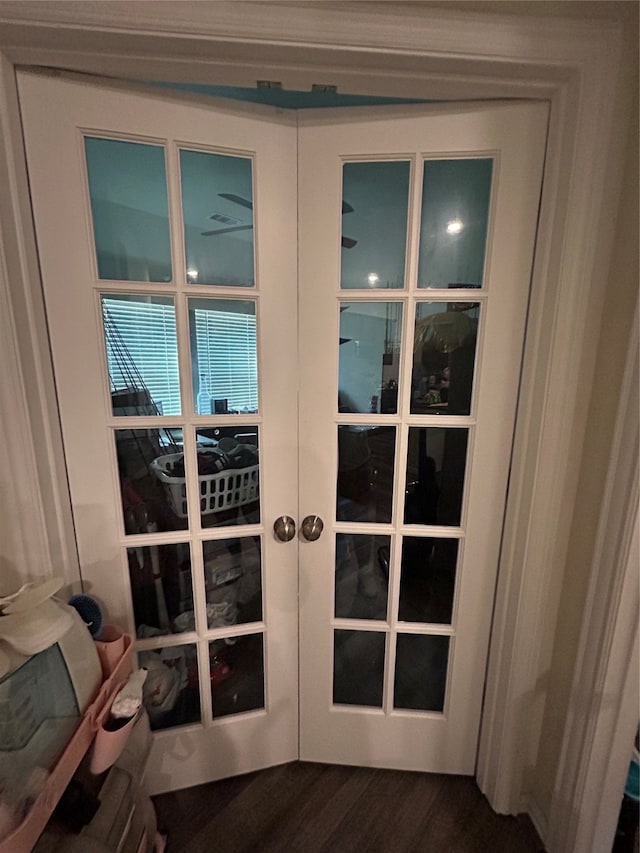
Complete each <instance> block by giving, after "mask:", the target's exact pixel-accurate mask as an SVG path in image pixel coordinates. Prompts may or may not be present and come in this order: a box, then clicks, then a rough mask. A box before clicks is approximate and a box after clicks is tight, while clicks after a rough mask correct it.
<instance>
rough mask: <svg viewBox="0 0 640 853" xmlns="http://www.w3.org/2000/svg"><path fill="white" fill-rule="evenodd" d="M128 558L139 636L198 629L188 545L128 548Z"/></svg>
mask: <svg viewBox="0 0 640 853" xmlns="http://www.w3.org/2000/svg"><path fill="white" fill-rule="evenodd" d="M128 512H129V514H128V517H130V518H133V517H135V512H136V511H135V510H134V509H133V508H130V511H128ZM127 561H128V564H129V582H130V584H131V598H132V601H133V615H134V617H135V621H136V636H137V637H138V638H143V637H155V636H158V635H160V634H174V633H182V632H183V631H193V630H195V624H194V619H193V589H192V584H191V555H190V553H189V545H187V544H186V543H179V544H176V545H151V546H149V547H144V548H127Z"/></svg>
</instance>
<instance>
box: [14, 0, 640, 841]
mask: <svg viewBox="0 0 640 853" xmlns="http://www.w3.org/2000/svg"><path fill="white" fill-rule="evenodd" d="M214 5H215V16H213V15H212V14H211V9H212V8H213V6H214ZM87 6H88V7H89V8H87ZM391 6H393V8H391ZM25 64H28V65H35V66H49V67H54V68H55V67H59V68H66V69H72V70H76V71H81V72H89V73H92V74H104V75H107V76H108V75H112V76H115V75H118V76H119V77H128V78H130V79H132V80H141V79H147V80H148V79H150V78H155V79H162V77H165V78H166V77H167V76H170V77H171V78H172V79H173V80H175V81H180V80H182V81H185V82H186V81H189V82H196V83H198V82H200V83H207V82H209V83H212V82H215V83H218V84H227V85H255V81H256V79H267V80H277V81H281V82H282V84H283V86H284V87H285V88H292V87H295V88H300V89H306V88H310V85H311V83H333V84H336V83H337V84H338V85H339V87H340V90H342V91H358V92H360V93H362V94H367V93H370V94H378V95H402V96H404V97H407V96H409V97H418V98H420V97H422V98H425V97H426V98H432V99H433V98H436V99H444V100H456V99H465V100H467V99H469V98H502V97H521V98H543V99H546V100H548V101H549V102H550V104H551V124H550V132H549V141H548V159H547V164H546V168H545V179H544V190H543V199H542V206H541V211H540V221H539V233H538V240H537V246H536V256H535V262H534V269H533V277H532V294H531V302H530V310H529V322H528V331H527V337H526V343H525V353H524V362H523V368H522V385H521V391H520V399H519V403H518V417H517V425H516V433H515V442H514V451H513V459H512V469H511V481H510V490H509V498H508V505H507V512H506V518H505V527H504V534H503V548H502V557H501V564H500V571H499V580H498V586H497V590H496V604H495V612H494V625H493V632H492V640H491V647H490V656H489V669H488V673H487V684H486V696H485V711H484V718H483V724H482V729H481V735H480V751H479V758H478V773H477V775H478V782H479V784H480V786H481V788H482V790H483V791H484V792H485V793H486V795H487V797H488V798H489V801H490V802H491V804H492V806H493V807H494V808H495V809H496V810H497V811H499V812H518V811H522V810H523V809H524V810H528V811H530V812H532V813H534V812H535V804H534V803H532V802H529V801H526V800H525V801H523V797H524V796H525V790H526V789H525V771H526V770H527V769H528V768H530V767H531V766H532V765H534V764H535V757H536V753H537V745H538V739H539V736H540V731H541V723H542V716H543V712H544V693H545V688H544V685H543V683H541V680H540V677H541V676H542V675H543V674H544V673H545V672H547V671H548V669H549V666H550V662H551V654H552V649H553V636H554V629H555V623H556V618H557V613H558V606H559V601H560V593H561V588H562V577H563V568H564V564H565V557H566V553H567V547H568V531H569V527H570V522H571V515H572V508H573V504H574V498H575V494H576V489H577V484H578V472H579V468H580V459H581V451H582V443H583V438H584V434H585V429H586V425H587V403H588V395H586V394H584V393H581V392H580V389H584V388H589V389H590V388H591V384H592V379H593V376H594V371H595V355H596V353H595V347H594V346H593V343H592V342H593V341H594V340H597V333H598V327H599V323H600V317H601V312H602V306H603V303H604V295H605V287H606V283H607V282H606V278H607V276H606V274H607V270H608V265H609V261H610V253H611V246H612V240H613V233H614V226H615V216H616V212H617V200H618V197H619V191H620V187H621V180H622V164H623V156H622V155H623V148H624V143H625V138H626V130H627V120H628V119H627V116H628V113H629V105H630V104H631V98H632V97H633V83H632V78H633V74H634V71H633V62H631V63H628V62H627V61H626V55H625V39H624V37H623V31H622V25H621V24H620V23H616V22H611V21H606V22H605V21H602V20H600V21H596V22H593V21H591V22H588V21H579V20H574V21H568V22H567V21H565V20H564V19H554V20H552V21H551V22H549V21H548V20H545V19H541V18H540V17H536V16H509V15H492V14H476V13H474V12H469V11H467V10H465V11H460V10H458V9H455V8H454V4H452V6H451V8H447V9H440V8H429V7H428V6H426V5H425V7H424V8H416V7H415V6H410V5H408V4H407V5H406V6H405V5H402V4H387V3H371V4H369V3H367V4H364V3H344V4H341V5H340V13H339V15H337V14H336V6H335V5H333V4H332V7H331V8H329V7H327V5H326V4H322V3H301V4H299V5H296V6H295V7H292V6H291V5H288V4H286V3H282V4H279V3H273V4H272V3H260V2H258V3H236V2H229V3H226V2H216V3H215V4H208V3H199V2H195V3H191V2H183V3H174V2H165V3H163V4H159V5H158V4H146V3H141V2H140V3H136V4H133V5H130V4H120V3H114V2H109V3H93V4H84V3H82V2H80V3H76V2H57V3H47V2H31V3H28V4H24V3H21V2H11V0H9V2H0V123H1V127H0V183H1V184H2V185H3V186H5V187H8V188H9V192H6V193H3V194H2V196H1V197H0V249H1V250H2V254H3V255H4V264H3V265H0V291H1V292H2V299H3V301H5V300H6V302H7V304H8V305H9V307H10V308H11V311H10V312H8V313H7V314H6V315H5V312H4V311H3V312H2V313H1V314H0V324H1V325H0V333H1V335H0V350H1V351H0V364H2V369H3V373H5V372H6V373H7V374H8V376H9V379H10V380H11V381H10V382H3V384H2V386H1V390H0V411H7V410H8V409H7V408H5V404H6V405H7V406H10V407H11V409H13V410H14V411H15V420H14V424H15V425H14V427H13V430H12V433H11V452H10V453H9V456H10V461H9V467H8V472H7V471H5V472H3V477H4V475H5V474H6V476H7V481H8V482H9V483H14V482H16V483H20V484H21V485H20V494H19V499H20V508H19V514H17V517H19V518H20V519H21V525H20V527H19V529H18V528H16V530H15V537H16V540H17V542H16V546H15V553H16V554H17V555H18V556H19V557H20V558H26V559H28V561H29V563H28V564H29V565H34V566H38V567H40V569H39V572H40V573H43V572H52V571H55V570H56V569H57V570H58V571H60V567H62V566H64V567H65V572H66V576H67V579H68V580H69V581H74V580H77V577H78V574H77V558H76V556H75V545H74V540H73V526H72V522H71V515H70V507H69V502H68V495H67V490H66V481H65V474H64V456H63V452H62V443H61V437H60V432H59V423H58V416H57V409H56V401H55V385H54V382H53V375H52V369H51V364H50V359H49V352H48V345H47V332H46V321H45V316H44V309H43V304H42V296H41V292H40V283H39V273H38V264H37V255H36V251H35V237H34V231H33V225H32V221H31V214H30V209H29V201H28V189H27V180H26V173H25V167H24V154H23V150H22V140H21V130H20V124H19V109H18V103H17V96H16V90H15V79H14V73H13V67H14V66H15V65H25ZM596 250H597V251H596ZM16 353H17V358H16ZM5 356H6V357H7V358H6V360H5ZM3 379H4V376H3ZM18 463H19V465H18ZM18 469H19V470H18ZM18 474H19V476H18ZM12 488H13V485H12ZM12 494H13V492H12ZM45 507H46V511H45V509H44V508H45ZM52 510H53V511H52ZM611 618H614V617H613V616H612V617H611ZM608 627H610V626H608ZM598 641H599V638H594V644H597V642H598ZM619 701H620V702H622V701H623V699H622V696H620V697H619ZM525 703H526V716H525V718H524V719H523V707H524V704H525ZM556 796H557V799H558V802H559V801H560V798H561V797H562V791H558V792H556ZM542 821H543V818H541V822H542ZM539 829H540V830H541V831H542V833H543V834H544V832H545V831H546V827H544V826H539ZM563 849H566V850H569V849H572V848H571V847H569V846H564V847H563ZM583 849H584V848H583Z"/></svg>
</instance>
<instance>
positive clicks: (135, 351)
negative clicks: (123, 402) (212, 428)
mask: <svg viewBox="0 0 640 853" xmlns="http://www.w3.org/2000/svg"><path fill="white" fill-rule="evenodd" d="M209 304H211V302H209ZM228 304H229V303H227V305H228ZM102 310H103V318H104V329H105V339H106V349H107V364H108V370H109V379H110V384H111V391H112V392H126V391H138V392H144V391H148V394H149V397H150V398H151V401H152V402H153V404H155V406H156V407H157V409H158V412H159V413H160V414H163V415H180V414H181V412H182V410H181V404H180V382H179V376H178V346H177V336H176V318H175V307H174V304H173V300H172V299H171V298H170V297H162V296H149V297H142V296H138V295H136V296H129V295H128V294H127V295H124V294H122V295H121V294H109V295H103V297H102ZM253 310H254V311H255V308H254V309H253ZM189 313H190V315H191V316H190V327H191V332H192V336H193V337H192V350H193V351H192V359H193V374H194V386H195V387H194V389H193V392H194V399H195V400H197V404H198V411H199V412H200V413H201V414H209V413H210V412H214V411H215V403H214V401H215V400H218V401H226V407H227V409H228V410H229V411H237V412H256V411H257V410H258V367H257V356H256V352H257V350H256V318H255V313H253V314H247V313H244V311H243V312H241V313H236V312H234V311H229V310H213V309H212V308H210V307H207V308H196V307H192V308H191V310H190V312H189ZM193 338H195V340H194V339H193ZM139 399H141V400H143V399H144V396H143V395H139ZM203 401H204V402H203ZM125 413H126V414H149V413H150V411H148V410H147V409H145V408H144V406H140V407H134V406H132V405H131V404H130V405H129V407H128V410H126V411H125V410H122V411H119V410H116V409H114V414H125Z"/></svg>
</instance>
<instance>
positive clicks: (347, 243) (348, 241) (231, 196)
mask: <svg viewBox="0 0 640 853" xmlns="http://www.w3.org/2000/svg"><path fill="white" fill-rule="evenodd" d="M218 195H219V196H220V198H224V199H226V200H227V201H232V202H234V204H239V205H240V206H241V207H246V208H248V209H249V210H253V202H252V201H249V199H248V198H243V197H242V196H240V195H236V194H235V193H218ZM345 213H353V208H352V207H351V205H350V204H349V203H348V202H346V201H343V202H342V214H343V216H344V214H345ZM217 216H218V215H217V214H215V213H214V214H213V215H212V216H211V217H209V218H210V219H216V218H217ZM252 228H253V222H252V223H251V224H250V225H231V226H229V227H227V228H214V229H213V230H211V231H202V232H201V235H202V236H203V237H213V236H214V235H216V234H232V233H233V232H234V231H250V230H251V229H252ZM357 242H358V241H357V240H353V239H352V238H351V237H345V236H344V234H343V235H342V246H343V248H345V249H353V247H354V246H355V245H356V243H357Z"/></svg>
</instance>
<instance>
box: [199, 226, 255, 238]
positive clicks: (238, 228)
mask: <svg viewBox="0 0 640 853" xmlns="http://www.w3.org/2000/svg"><path fill="white" fill-rule="evenodd" d="M251 228H253V225H235V226H234V227H233V228H216V229H214V230H213V231H201V232H200V236H201V237H213V235H214V234H231V233H232V232H233V231H249V230H250V229H251Z"/></svg>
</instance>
